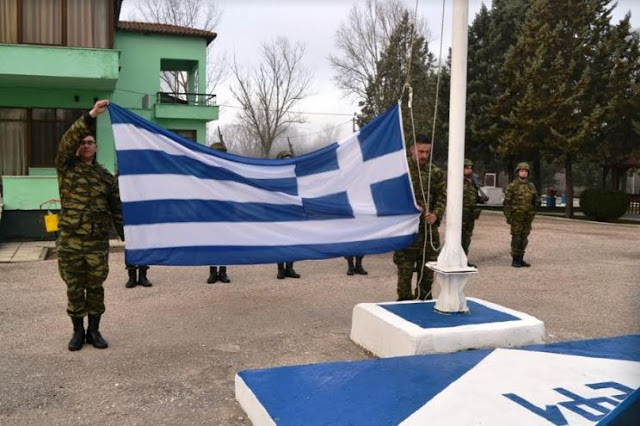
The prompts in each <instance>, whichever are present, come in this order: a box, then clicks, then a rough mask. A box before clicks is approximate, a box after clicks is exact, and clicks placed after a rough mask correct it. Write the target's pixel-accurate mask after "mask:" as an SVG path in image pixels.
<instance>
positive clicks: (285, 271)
mask: <svg viewBox="0 0 640 426" xmlns="http://www.w3.org/2000/svg"><path fill="white" fill-rule="evenodd" d="M291 157H293V154H292V153H291V151H286V150H285V151H280V152H279V153H278V155H276V158H277V159H279V160H281V159H284V158H291ZM276 278H278V279H279V280H283V279H285V278H300V274H299V273H297V272H296V270H295V269H293V262H286V263H284V262H283V263H278V273H277V275H276Z"/></svg>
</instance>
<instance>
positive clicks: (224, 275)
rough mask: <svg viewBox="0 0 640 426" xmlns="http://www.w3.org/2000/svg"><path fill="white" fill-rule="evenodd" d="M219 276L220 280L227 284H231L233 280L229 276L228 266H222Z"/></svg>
mask: <svg viewBox="0 0 640 426" xmlns="http://www.w3.org/2000/svg"><path fill="white" fill-rule="evenodd" d="M218 278H220V282H223V283H225V284H229V283H230V282H231V280H230V279H229V276H228V275H227V267H226V266H221V267H220V273H219V274H218Z"/></svg>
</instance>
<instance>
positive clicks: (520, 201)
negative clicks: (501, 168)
mask: <svg viewBox="0 0 640 426" xmlns="http://www.w3.org/2000/svg"><path fill="white" fill-rule="evenodd" d="M539 205H540V197H539V196H538V191H536V187H535V186H534V185H533V183H531V182H529V181H527V180H525V181H521V180H520V179H518V178H516V179H514V181H513V182H511V183H510V184H509V185H508V186H507V189H506V190H505V191H504V204H503V211H504V215H505V217H506V218H507V219H511V218H512V216H513V214H514V213H529V214H535V211H536V208H537V207H538V206H539Z"/></svg>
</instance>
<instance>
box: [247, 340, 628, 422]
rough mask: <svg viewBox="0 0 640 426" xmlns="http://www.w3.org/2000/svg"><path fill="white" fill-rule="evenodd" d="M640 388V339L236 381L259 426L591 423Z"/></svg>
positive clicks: (268, 373)
mask: <svg viewBox="0 0 640 426" xmlns="http://www.w3.org/2000/svg"><path fill="white" fill-rule="evenodd" d="M638 388H640V335H634V336H622V337H617V338H610V339H595V340H586V341H578V342H567V343H559V344H551V345H536V346H529V347H524V348H521V349H487V350H476V351H467V352H459V353H453V354H434V355H417V356H411V357H396V358H386V359H375V360H366V361H355V362H336V363H326V364H317V365H305V366H294V367H281V368H272V369H265V370H252V371H243V372H240V373H238V375H237V378H236V398H237V399H238V401H239V402H240V404H241V405H242V407H243V408H244V409H245V411H247V413H248V415H249V417H250V418H251V420H252V421H253V422H254V424H278V425H367V426H375V425H397V424H405V425H425V424H429V425H564V424H571V425H574V424H580V425H584V424H587V425H589V424H597V423H598V422H600V421H602V420H603V419H605V417H606V415H607V414H609V413H611V412H612V411H613V410H614V409H615V408H616V407H618V406H620V405H621V404H622V402H623V401H625V400H626V399H627V398H629V396H630V395H631V394H632V393H633V392H634V391H635V390H636V389H638ZM612 424H614V423H612Z"/></svg>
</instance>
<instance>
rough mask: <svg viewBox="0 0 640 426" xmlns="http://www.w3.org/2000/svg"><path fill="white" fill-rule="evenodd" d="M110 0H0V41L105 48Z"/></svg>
mask: <svg viewBox="0 0 640 426" xmlns="http://www.w3.org/2000/svg"><path fill="white" fill-rule="evenodd" d="M113 7H114V6H113V0H0V43H13V44H21V43H27V44H44V45H56V46H78V47H94V48H103V49H106V48H109V47H110V38H111V27H112V15H111V14H110V13H109V12H110V11H111V10H112V9H113Z"/></svg>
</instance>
